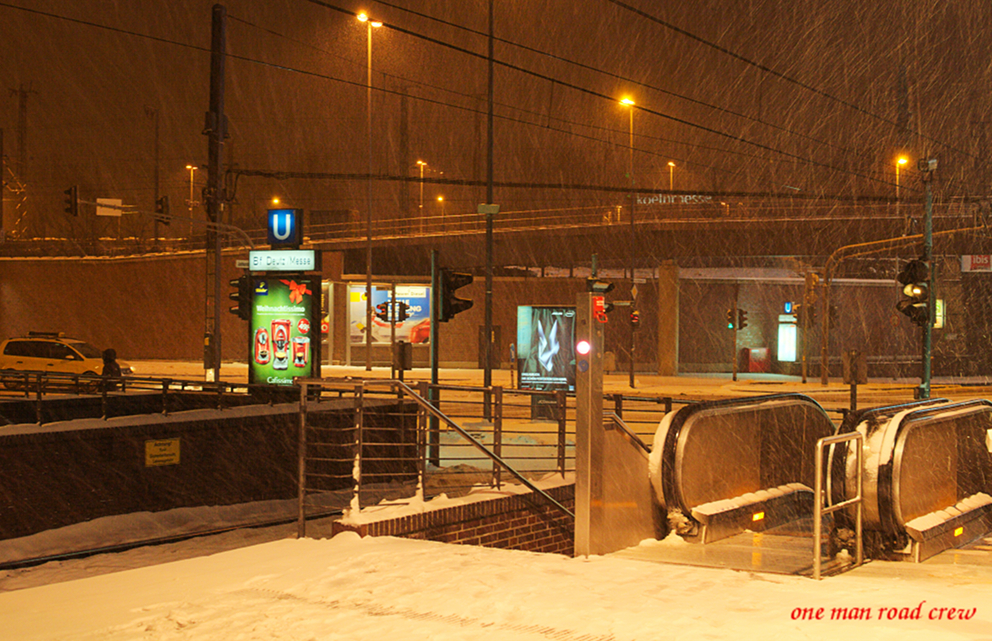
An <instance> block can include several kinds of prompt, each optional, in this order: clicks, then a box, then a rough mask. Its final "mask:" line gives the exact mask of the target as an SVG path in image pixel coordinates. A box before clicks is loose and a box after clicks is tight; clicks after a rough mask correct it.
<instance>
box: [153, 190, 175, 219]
mask: <svg viewBox="0 0 992 641" xmlns="http://www.w3.org/2000/svg"><path fill="white" fill-rule="evenodd" d="M155 213H156V214H158V216H155V220H156V221H158V222H159V223H161V224H163V225H168V224H169V222H170V221H171V220H172V216H171V214H170V213H169V197H168V196H162V197H161V198H159V199H158V200H156V201H155Z"/></svg>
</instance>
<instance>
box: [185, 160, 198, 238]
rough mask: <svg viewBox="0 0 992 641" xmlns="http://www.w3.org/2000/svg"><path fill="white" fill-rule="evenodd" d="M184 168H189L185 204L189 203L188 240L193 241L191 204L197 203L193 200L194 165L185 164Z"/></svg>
mask: <svg viewBox="0 0 992 641" xmlns="http://www.w3.org/2000/svg"><path fill="white" fill-rule="evenodd" d="M186 169H189V200H188V201H186V204H187V205H189V239H190V242H192V241H193V206H194V205H196V204H197V202H196V201H195V200H193V175H194V174H195V173H196V169H197V167H196V165H186Z"/></svg>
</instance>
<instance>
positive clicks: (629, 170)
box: [620, 97, 637, 389]
mask: <svg viewBox="0 0 992 641" xmlns="http://www.w3.org/2000/svg"><path fill="white" fill-rule="evenodd" d="M620 104H622V105H624V106H626V107H627V108H628V110H629V111H630V129H629V131H630V139H629V140H630V143H629V144H628V147H627V148H628V154H627V164H628V167H627V176H628V177H629V178H630V242H629V243H628V245H629V248H630V304H631V308H632V309H633V306H634V302H635V301H634V299H635V298H636V296H635V294H636V293H637V285H636V284H635V282H634V238H635V234H634V204H635V198H636V195H635V194H634V101H633V100H632V99H631V98H629V97H628V98H623V99H621V100H620ZM629 383H630V388H631V389H634V325H633V322H631V325H630V380H629Z"/></svg>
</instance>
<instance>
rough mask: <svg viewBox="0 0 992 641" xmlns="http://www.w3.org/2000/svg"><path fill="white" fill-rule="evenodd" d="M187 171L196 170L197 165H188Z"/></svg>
mask: <svg viewBox="0 0 992 641" xmlns="http://www.w3.org/2000/svg"><path fill="white" fill-rule="evenodd" d="M186 169H189V170H193V169H196V166H195V165H186Z"/></svg>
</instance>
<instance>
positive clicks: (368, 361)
mask: <svg viewBox="0 0 992 641" xmlns="http://www.w3.org/2000/svg"><path fill="white" fill-rule="evenodd" d="M358 21H359V22H364V23H365V24H366V25H367V27H368V39H367V40H368V65H367V70H368V74H367V81H366V85H365V86H366V100H367V103H368V104H367V108H366V120H365V131H366V133H367V134H368V142H369V175H368V194H367V202H366V212H365V239H366V243H365V371H366V372H370V371H372V29H373V28H379V27H381V26H382V23H381V22H378V21H375V20H371V19H370V18H369V16H368V14H366V13H364V12H363V13H360V14H358Z"/></svg>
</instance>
